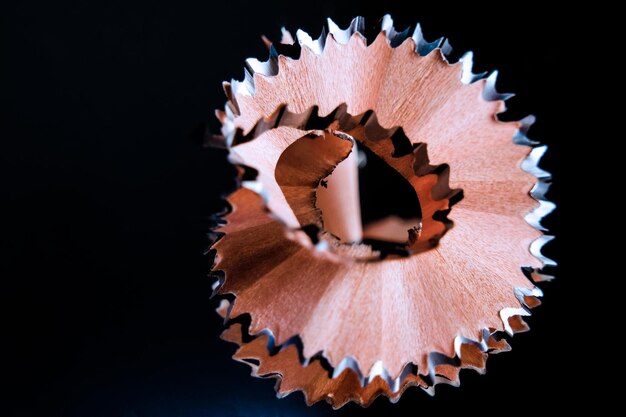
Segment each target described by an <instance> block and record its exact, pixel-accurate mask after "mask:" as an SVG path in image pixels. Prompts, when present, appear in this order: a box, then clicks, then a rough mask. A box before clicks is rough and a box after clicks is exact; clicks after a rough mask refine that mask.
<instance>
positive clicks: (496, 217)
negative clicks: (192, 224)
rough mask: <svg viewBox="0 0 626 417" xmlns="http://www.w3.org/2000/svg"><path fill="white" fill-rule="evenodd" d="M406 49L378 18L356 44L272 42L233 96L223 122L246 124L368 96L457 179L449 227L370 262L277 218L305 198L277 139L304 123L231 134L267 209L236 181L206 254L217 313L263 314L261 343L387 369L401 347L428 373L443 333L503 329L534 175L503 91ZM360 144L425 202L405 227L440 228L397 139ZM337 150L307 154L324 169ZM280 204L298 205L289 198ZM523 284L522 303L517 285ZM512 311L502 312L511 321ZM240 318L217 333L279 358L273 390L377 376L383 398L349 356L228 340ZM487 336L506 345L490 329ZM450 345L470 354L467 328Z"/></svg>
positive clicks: (436, 206) (350, 391)
mask: <svg viewBox="0 0 626 417" xmlns="http://www.w3.org/2000/svg"><path fill="white" fill-rule="evenodd" d="M414 51H415V44H414V42H413V41H412V40H411V39H408V40H406V41H405V42H404V43H403V44H402V45H400V46H399V47H397V48H391V47H390V45H389V42H388V41H387V39H386V38H385V35H384V33H381V34H380V35H379V36H378V37H377V38H376V40H375V41H374V42H373V43H372V44H371V45H370V46H366V43H365V41H364V39H363V38H362V36H361V35H359V34H355V35H353V36H352V38H351V39H350V41H349V42H348V44H346V45H342V44H339V43H337V42H335V41H334V39H333V38H332V36H329V38H328V39H327V42H326V47H325V49H324V51H323V53H322V54H321V55H316V54H315V53H313V52H311V51H310V50H309V49H307V48H303V49H302V54H301V57H300V59H299V60H293V59H290V58H286V57H283V56H281V57H279V72H278V74H277V75H276V76H270V77H267V76H263V75H260V74H258V73H257V74H255V75H254V80H255V88H256V92H255V94H254V95H252V96H246V95H241V94H238V95H236V97H235V98H236V101H237V106H238V108H239V110H240V115H237V116H235V119H234V123H235V125H236V126H238V127H241V128H242V129H244V131H245V132H246V133H248V131H249V130H250V129H251V128H252V127H253V126H254V125H255V123H256V122H257V121H258V120H259V119H261V118H263V117H268V116H270V115H271V114H273V113H274V112H275V111H276V109H277V108H278V107H279V106H280V105H282V104H286V105H287V108H288V109H289V110H290V111H292V112H296V113H303V112H306V111H310V108H311V107H312V106H319V112H320V114H321V115H326V114H328V113H330V112H331V111H332V110H334V109H335V108H337V107H338V106H339V105H340V104H343V103H345V104H346V105H347V107H348V112H349V113H350V114H353V115H356V114H360V113H363V112H366V111H368V110H374V111H375V113H376V117H377V119H378V122H379V123H380V125H382V126H383V127H386V128H390V127H393V126H402V128H403V129H404V132H405V133H406V135H407V137H408V138H409V139H410V140H411V141H412V142H413V143H419V142H424V143H426V144H427V145H428V153H429V156H430V160H431V163H432V164H441V163H448V164H450V166H451V171H450V182H451V187H452V188H462V189H463V191H464V199H463V200H462V201H461V202H460V203H459V204H458V205H456V206H455V207H454V209H453V210H452V213H451V215H450V218H451V219H452V220H454V221H455V227H454V228H453V229H452V230H450V231H449V232H448V233H447V234H446V235H445V236H444V237H443V239H442V240H441V242H440V244H439V245H438V246H437V247H436V248H434V249H432V250H429V251H424V252H421V253H419V254H417V255H414V256H410V257H406V258H400V259H392V260H386V261H384V262H350V261H349V260H347V259H346V260H344V261H338V260H337V259H336V258H329V257H326V256H323V255H322V254H319V253H316V252H315V251H313V250H311V248H310V247H306V246H303V245H301V244H300V243H298V242H297V241H295V240H293V239H290V238H289V237H287V235H286V233H285V228H284V225H286V226H288V227H289V228H297V227H298V226H299V225H300V224H301V223H300V220H301V219H302V218H303V216H314V215H317V214H319V213H317V212H316V211H315V210H311V209H307V208H306V207H308V206H307V204H308V202H309V201H310V199H311V198H312V197H311V196H312V194H311V193H312V191H311V187H312V186H313V184H312V183H310V181H309V180H307V181H309V182H307V183H306V184H305V183H297V184H286V183H285V181H283V182H281V183H280V184H279V182H280V180H277V176H276V173H275V170H276V166H277V163H278V161H279V160H280V158H281V155H282V154H283V153H284V152H285V150H286V149H288V147H289V146H290V145H292V144H294V143H295V142H296V141H297V140H298V139H299V138H301V137H302V136H304V135H305V134H307V133H309V132H306V131H303V130H300V129H295V128H289V127H279V128H276V129H271V130H269V131H267V132H265V133H263V134H261V135H260V136H258V137H256V138H255V139H254V140H252V141H250V142H247V143H244V144H241V145H237V146H234V147H233V148H232V149H231V155H232V158H233V161H234V162H239V163H244V164H245V165H248V166H251V167H253V168H255V169H257V170H258V171H259V178H258V180H259V183H261V184H262V185H263V187H264V192H265V196H266V197H267V201H266V204H267V207H268V208H269V210H270V212H271V213H272V214H271V215H270V214H268V213H267V212H266V211H265V205H264V202H263V200H262V199H261V198H260V197H259V196H258V195H257V194H255V193H253V192H252V191H250V190H247V189H240V190H238V191H236V192H235V193H233V194H232V195H231V196H230V197H229V201H230V203H231V205H232V207H233V212H232V213H231V214H230V215H228V217H227V220H228V224H226V225H225V226H223V227H222V228H221V229H220V231H222V232H224V233H225V236H224V237H223V238H222V239H220V240H219V241H218V242H217V243H216V244H215V245H214V248H215V249H216V250H217V263H216V265H215V268H216V269H219V270H223V271H224V272H225V282H224V284H223V286H222V287H221V289H220V292H221V293H233V294H235V295H236V301H235V303H234V306H233V307H232V311H231V313H230V314H231V316H232V317H235V316H237V315H239V314H244V313H249V314H250V315H251V317H252V323H251V327H250V332H251V333H252V334H256V333H258V332H260V331H261V330H263V329H270V330H271V331H272V332H273V334H274V336H275V338H276V343H277V344H281V343H283V342H284V341H286V340H287V339H289V338H290V337H292V336H295V335H298V336H300V338H301V340H302V342H303V353H304V355H305V356H306V357H311V356H313V355H315V354H317V353H319V352H321V353H322V354H323V355H324V357H325V358H327V359H328V361H329V362H330V364H331V365H332V366H336V365H338V364H339V362H340V361H342V360H343V359H344V358H346V357H353V358H355V359H356V360H357V362H358V365H359V367H360V369H361V371H362V372H363V374H365V375H367V374H368V373H369V371H370V370H371V369H372V367H373V366H374V365H375V364H376V362H378V361H382V363H383V364H384V367H385V369H386V370H387V371H389V373H390V374H391V377H392V378H395V377H397V376H398V375H399V374H400V372H401V371H402V369H403V368H404V367H405V365H406V364H407V363H415V364H416V365H417V366H418V373H421V374H426V373H428V369H427V368H428V365H427V357H428V354H429V353H431V352H440V353H442V354H445V355H447V356H450V357H452V356H454V355H455V354H456V352H455V349H454V340H455V338H456V337H457V336H463V337H466V338H470V339H475V340H480V339H481V337H482V334H481V331H482V330H483V329H485V328H487V329H492V330H503V329H504V323H503V321H502V318H501V317H500V312H501V311H502V310H503V309H505V308H519V306H520V303H519V301H518V299H517V297H516V294H515V289H518V288H522V289H532V288H533V284H532V283H531V282H530V281H529V280H528V279H526V277H525V276H524V275H523V274H522V273H521V272H520V267H522V266H530V267H541V266H542V265H541V263H540V262H539V261H538V260H537V259H536V258H535V257H533V256H532V255H531V254H530V252H529V245H530V243H531V242H532V241H533V240H534V239H536V238H538V237H539V236H541V233H540V232H538V231H537V230H535V229H533V228H532V227H531V226H529V225H528V224H527V223H525V221H524V219H523V215H524V214H526V213H527V212H529V211H531V210H532V209H533V208H534V207H535V206H536V202H535V201H534V200H533V199H532V198H531V197H530V196H529V195H528V191H529V190H530V188H531V187H532V185H533V183H534V177H532V176H531V175H529V174H527V173H525V172H524V171H522V170H521V169H519V163H520V161H521V159H522V158H524V157H525V156H526V154H527V153H528V148H527V147H525V146H518V145H514V144H512V141H511V138H512V136H513V134H514V133H515V132H516V130H517V129H518V128H519V123H517V122H508V123H501V122H499V121H497V119H496V116H495V115H496V114H497V113H498V112H500V111H502V110H503V109H504V104H503V102H502V101H486V100H485V99H483V97H482V92H483V88H484V81H478V82H476V83H473V84H471V85H464V84H462V83H461V81H460V78H461V76H460V75H461V65H460V64H454V65H449V64H448V63H447V62H445V60H444V59H443V58H442V56H441V54H440V53H439V52H438V51H435V52H433V53H430V54H429V55H427V56H426V57H421V56H418V55H417V54H416V53H415V52H414ZM222 117H224V116H222ZM224 120H225V119H224ZM318 134H321V133H320V132H318ZM350 134H351V135H353V136H355V137H361V138H364V137H366V136H367V135H364V134H363V132H359V131H355V132H351V133H350ZM365 141H366V139H365ZM367 145H368V147H370V149H372V150H373V151H374V152H376V153H377V154H378V155H379V156H380V157H381V158H383V159H384V160H385V161H387V163H389V164H390V165H391V166H393V167H394V168H395V169H396V170H398V172H400V173H401V174H402V175H403V176H404V177H405V178H406V179H407V180H408V181H409V182H410V183H411V184H412V185H413V187H414V188H415V189H416V192H417V193H418V195H419V198H420V203H421V205H422V213H423V216H424V218H425V223H424V228H423V230H422V235H423V236H421V238H422V239H427V238H428V236H434V235H436V234H437V233H441V232H442V230H441V227H442V226H441V223H437V222H433V221H431V222H430V223H429V222H428V220H429V219H431V218H432V215H433V214H434V213H435V212H436V211H439V210H443V209H445V208H447V206H448V201H447V200H445V199H439V200H438V199H435V198H434V197H433V196H432V195H431V190H432V187H433V185H434V184H435V182H436V180H437V177H436V176H435V175H427V176H422V177H418V176H416V175H415V173H414V171H413V164H412V163H413V159H412V158H413V155H408V156H407V157H403V158H391V151H392V147H391V144H390V142H389V141H381V142H380V143H367ZM331 159H332V158H331ZM340 160H341V158H339V159H338V160H336V161H335V162H333V161H332V160H330V159H329V160H328V161H326V162H323V163H319V164H316V165H315V167H314V168H315V169H320V170H322V169H326V168H327V167H328V166H329V165H332V164H333V163H334V164H335V165H336V164H337V163H339V161H340ZM287 177H289V176H286V178H287ZM321 178H322V177H320V179H321ZM299 181H300V179H299ZM294 201H296V203H294ZM294 207H299V208H301V209H302V210H300V209H297V210H296V211H295V212H294ZM307 210H308V211H307ZM272 216H274V217H272ZM307 218H309V217H307ZM528 300H529V304H533V303H534V300H533V299H532V297H528ZM520 320H521V319H519V318H515V319H512V320H510V321H509V324H510V325H511V326H512V327H513V329H514V330H515V329H518V330H522V329H523V322H521V321H520ZM240 331H241V330H240V329H235V330H232V331H230V330H229V331H228V335H226V336H225V337H226V338H227V339H229V340H233V341H235V342H236V343H238V344H240V345H241V348H240V349H239V351H238V352H237V354H236V355H235V356H236V357H238V358H240V359H243V358H253V359H257V360H259V361H260V365H259V366H258V369H256V372H257V373H259V374H263V373H278V374H280V375H281V376H282V380H283V382H282V384H281V386H280V392H288V391H290V390H295V389H301V390H304V392H305V394H306V395H307V399H308V401H311V402H314V401H316V400H319V399H322V398H327V399H330V400H331V401H333V403H334V404H339V405H341V404H343V403H344V402H345V401H348V400H350V399H352V398H353V397H354V398H357V399H358V401H359V402H361V403H362V404H368V403H369V402H370V401H371V400H372V399H373V398H374V397H375V395H376V394H377V393H378V392H384V393H385V394H386V395H388V396H390V397H392V398H395V395H396V394H395V393H391V392H389V390H388V387H387V388H385V387H386V383H384V384H383V386H381V385H377V384H378V382H373V383H371V385H368V387H370V386H371V387H372V388H367V387H366V388H365V389H364V388H361V387H360V385H358V381H357V380H356V377H355V376H350V375H351V374H350V372H348V373H346V374H345V375H344V374H342V375H341V376H340V377H339V378H336V379H331V378H328V373H327V372H326V371H325V370H323V369H322V368H315V366H317V365H315V362H313V363H312V364H311V365H309V366H308V367H306V368H303V367H302V366H301V365H300V363H299V360H298V358H297V355H296V352H295V350H294V347H293V346H291V347H289V348H287V349H285V350H283V351H281V352H280V353H279V354H278V355H275V356H270V355H269V354H268V352H267V349H266V347H265V344H266V342H267V340H265V339H264V338H263V337H260V338H257V339H254V340H253V341H252V342H249V343H243V341H242V340H241V338H240ZM238 332H239V333H238ZM488 343H489V346H490V347H493V348H497V349H506V347H507V345H506V342H498V341H496V340H495V339H489V340H488ZM462 351H463V352H465V353H464V354H463V355H462V363H463V365H464V366H467V367H474V368H477V369H482V368H483V367H484V361H485V356H484V354H483V353H482V352H480V351H479V350H476V349H474V350H473V348H472V346H471V345H467V344H465V345H462ZM446 366H447V365H446ZM446 366H444V365H441V366H440V367H439V368H438V370H437V373H440V374H443V375H447V376H448V378H449V379H453V380H456V378H457V377H458V375H457V373H458V369H457V368H455V367H446ZM346 372H347V371H346ZM411 378H414V379H409V380H407V381H409V382H406V384H407V386H408V385H410V384H413V383H414V384H416V385H420V384H425V383H424V382H423V380H422V379H420V377H419V376H413V377H411ZM379 379H380V378H379ZM355 381H356V385H355ZM374 381H376V380H374ZM380 382H381V383H382V380H381V381H380ZM403 387H404V388H405V386H404V385H403ZM404 388H402V389H404ZM385 389H387V391H385ZM367 390H370V391H367ZM400 392H401V391H400ZM332 398H335V399H334V400H333V399H332Z"/></svg>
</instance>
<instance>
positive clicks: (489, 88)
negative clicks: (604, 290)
mask: <svg viewBox="0 0 626 417" xmlns="http://www.w3.org/2000/svg"><path fill="white" fill-rule="evenodd" d="M328 25H329V35H328V36H331V35H332V36H333V38H334V40H335V41H337V42H339V43H342V44H345V43H347V42H348V41H349V40H350V37H351V36H353V35H354V34H356V35H357V36H363V35H361V33H360V30H361V31H362V27H363V25H364V19H363V18H361V17H357V18H355V19H353V20H352V22H351V24H350V26H349V27H348V28H347V29H345V30H341V29H340V28H339V27H338V26H337V25H336V24H335V23H334V22H333V21H332V20H331V19H330V18H329V19H328ZM381 26H382V31H385V32H386V34H387V39H388V40H389V42H390V44H391V45H392V47H395V46H398V45H399V44H397V45H395V46H394V41H395V39H397V37H398V36H404V35H403V34H404V33H405V32H406V30H405V31H403V32H401V33H398V32H396V31H395V29H394V27H393V21H392V19H391V17H390V16H389V15H385V16H384V17H383V20H382V25H381ZM359 29H360V30H359ZM407 30H408V29H407ZM296 37H297V39H298V43H299V44H300V46H301V47H303V46H304V47H307V48H309V49H310V50H311V51H313V52H314V53H316V54H321V53H322V52H323V50H324V46H325V43H326V38H327V37H326V36H324V31H322V35H321V36H320V38H318V39H317V40H316V41H313V40H312V38H311V36H310V35H308V34H307V33H306V32H304V31H302V30H298V31H297V33H296ZM411 38H412V39H413V40H414V42H415V44H416V49H415V52H416V53H417V54H419V55H422V56H425V55H428V54H429V53H431V52H432V51H434V50H436V49H439V50H440V51H441V54H442V57H443V58H444V59H445V60H446V62H448V63H450V62H449V61H448V60H447V59H446V55H448V54H449V53H450V51H451V47H450V45H449V43H448V41H447V40H445V39H444V38H440V39H438V40H436V41H434V42H431V43H428V42H426V41H425V39H424V37H423V34H422V30H421V26H420V25H419V24H417V26H416V28H415V31H414V33H413V36H412V37H411ZM400 43H401V42H400ZM433 45H434V46H433ZM273 55H274V54H273V53H272V51H271V50H270V58H269V59H268V61H266V62H265V63H261V62H259V61H258V60H255V59H252V60H247V63H248V67H249V68H251V69H252V70H253V71H256V72H259V73H261V74H262V75H265V76H272V75H276V74H277V73H278V65H277V61H276V60H277V55H276V56H273ZM272 60H274V61H276V65H274V64H272V63H271V62H270V61H272ZM255 61H256V62H255ZM459 61H460V62H461V63H462V72H461V82H463V83H464V84H471V83H473V82H476V81H478V80H480V79H483V77H484V75H485V74H484V73H483V74H474V73H472V63H473V53H472V52H471V51H470V52H467V53H466V54H464V55H463V56H462V58H461V59H460V60H459ZM497 76H498V72H497V71H493V72H492V73H491V74H490V75H489V76H488V77H487V79H486V84H485V87H484V89H483V98H484V99H485V100H487V101H498V100H502V101H506V100H508V99H509V98H511V97H512V96H513V95H512V94H503V93H499V92H498V91H497V90H496V79H497ZM231 85H232V86H234V90H235V94H244V95H253V94H254V92H255V88H254V78H253V76H252V74H251V73H250V71H249V70H248V69H245V73H244V80H243V81H241V82H239V81H235V80H233V81H232V82H231V83H230V84H229V83H224V89H225V92H226V95H227V98H228V99H229V100H228V103H227V106H226V107H225V114H226V120H224V121H223V120H222V119H220V121H222V125H223V127H222V133H223V134H224V136H225V138H226V142H227V145H228V146H229V147H230V145H231V143H232V138H233V137H234V132H235V129H234V123H233V120H234V116H235V115H234V112H233V107H234V108H235V109H236V101H235V100H234V94H233V93H232V87H231ZM229 104H230V105H229ZM534 121H535V118H534V116H527V117H526V118H524V119H521V120H520V123H521V126H520V128H519V129H518V131H517V132H516V133H515V134H514V136H513V138H512V139H513V143H515V144H518V145H523V146H531V147H532V146H536V145H538V143H537V142H535V141H531V140H530V139H528V137H527V131H528V129H529V128H530V126H531V125H532V124H533V123H534ZM231 135H232V136H231ZM229 137H231V140H230V141H229V140H228V138H229ZM546 149H547V146H546V145H543V146H536V147H534V148H533V149H532V150H531V152H530V153H529V155H528V156H527V157H526V158H525V159H524V160H523V162H522V164H521V168H522V169H523V170H524V171H526V172H528V173H529V174H531V175H533V176H535V177H536V178H537V179H538V181H537V183H536V184H535V185H534V186H533V188H532V190H531V191H530V195H531V196H532V197H533V198H534V199H535V200H536V201H537V202H538V203H539V206H538V207H537V208H535V209H534V210H533V211H532V212H530V213H528V214H527V215H526V216H525V221H526V222H527V223H528V224H530V225H531V226H532V227H533V228H535V229H537V230H539V231H541V232H544V231H546V230H547V229H546V228H544V227H543V226H542V225H541V220H542V219H543V218H544V217H545V216H547V215H548V214H550V213H551V212H552V211H553V210H554V209H555V208H556V205H555V204H554V203H552V202H550V201H549V200H547V199H546V198H545V194H546V192H547V190H548V188H549V185H550V183H549V181H550V179H551V175H550V174H549V173H548V172H547V171H545V170H543V169H541V168H539V166H538V164H539V161H540V159H541V157H542V156H543V154H544V153H545V151H546ZM552 239H554V236H549V235H543V236H541V237H539V238H538V239H536V240H535V241H533V242H532V243H531V245H530V248H529V250H530V252H531V254H532V255H533V256H535V257H536V258H537V259H538V260H539V261H540V262H542V264H543V265H544V267H545V266H556V265H557V264H556V262H555V261H554V260H552V259H549V258H547V257H546V256H544V255H543V254H542V253H541V249H542V248H543V246H544V245H545V244H546V243H547V242H549V241H551V240H552ZM213 272H218V271H213ZM551 278H553V277H552V276H550V275H547V274H544V273H542V271H541V268H534V269H533V279H534V280H535V281H543V280H548V279H551ZM222 283H223V281H221V279H220V278H218V280H217V281H216V282H215V284H214V285H213V289H214V294H215V292H216V291H217V288H219V286H221V284H222ZM514 291H515V294H516V296H517V298H518V300H519V302H520V304H521V306H522V307H519V308H514V307H509V308H504V309H502V310H501V311H500V318H501V320H502V322H503V326H504V329H505V332H506V333H507V334H509V335H513V334H515V333H516V331H515V330H514V329H513V328H512V327H511V325H510V322H509V321H510V319H511V318H514V317H519V318H521V317H523V316H529V315H530V311H529V309H530V308H531V307H530V306H529V305H527V303H526V302H525V300H524V297H525V296H530V297H541V296H542V295H543V293H542V292H541V290H540V289H539V288H537V287H534V288H532V289H526V288H515V289H514ZM231 309H232V305H231ZM228 313H230V311H229V312H228ZM228 319H229V316H227V320H228ZM500 333H501V332H500V331H494V332H490V331H489V329H483V331H482V336H481V340H473V339H470V338H464V337H461V336H457V337H456V338H455V339H454V346H455V354H456V356H455V357H448V356H446V355H445V354H442V353H439V352H431V353H429V354H428V368H429V373H428V374H420V375H423V376H430V377H431V378H432V380H433V381H434V384H433V386H432V387H429V388H428V389H425V391H427V392H428V393H429V394H431V395H434V387H435V385H437V384H438V383H451V384H453V385H454V382H455V381H449V380H447V379H445V378H444V379H443V380H442V379H441V378H438V377H437V375H436V374H435V368H436V367H437V366H438V365H441V364H447V363H450V361H453V360H454V359H459V360H462V357H461V346H462V345H463V344H471V345H473V346H476V347H478V348H480V350H481V351H482V352H483V353H489V352H488V348H486V346H487V342H488V338H489V337H497V336H499V334H500ZM486 334H488V337H485V335H486ZM260 335H267V336H268V339H269V340H272V341H274V340H275V338H274V336H273V333H272V332H271V330H269V329H264V330H262V331H261V332H259V333H257V334H256V335H253V336H260ZM283 346H285V344H283V345H281V348H282V347H283ZM492 353H493V352H492ZM300 354H302V352H300ZM314 356H315V355H314ZM314 356H313V357H311V358H308V359H306V358H305V363H306V364H308V363H309V361H310V360H311V359H314ZM442 357H443V358H445V360H444V359H442ZM413 366H415V365H414V364H413V363H412V362H410V363H407V364H406V365H405V367H404V369H403V371H402V372H401V373H400V376H399V377H398V378H396V379H391V378H390V377H389V373H388V371H387V370H386V369H385V367H384V366H383V364H382V361H379V362H376V363H375V364H374V365H373V366H372V368H371V369H370V372H369V373H368V375H367V377H364V376H363V374H362V372H361V371H360V367H359V366H358V362H357V361H356V359H355V358H353V357H346V358H344V359H343V360H342V361H340V362H339V365H337V366H335V367H334V368H333V377H336V376H338V375H340V374H341V372H343V371H344V370H345V369H347V368H350V369H352V370H353V371H354V372H355V373H356V375H357V376H358V377H359V379H360V381H361V384H362V386H365V384H366V383H368V382H371V381H372V380H373V379H374V378H375V377H376V376H380V377H381V378H382V379H383V380H384V381H385V382H387V384H388V385H389V388H390V390H391V391H392V392H394V393H395V392H397V390H398V389H399V387H400V386H401V382H402V381H403V379H404V378H406V376H407V374H406V373H405V371H406V370H407V369H409V368H410V367H413ZM272 377H277V378H279V379H280V376H276V375H273V376H272ZM401 378H402V379H401ZM459 381H460V378H459ZM305 394H306V392H305Z"/></svg>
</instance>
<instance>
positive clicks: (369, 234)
mask: <svg viewBox="0 0 626 417" xmlns="http://www.w3.org/2000/svg"><path fill="white" fill-rule="evenodd" d="M387 140H389V139H387ZM390 149H391V148H390ZM379 152H380V150H379ZM391 152H393V150H390V151H389V153H390V154H389V157H391V156H392V155H391ZM383 156H384V157H386V156H385V155H383ZM274 174H275V177H276V181H277V183H278V185H279V186H280V188H281V190H282V192H283V195H284V197H285V200H286V202H287V203H288V204H289V206H290V208H291V210H292V211H293V213H294V215H295V217H296V218H297V220H298V222H299V224H300V226H301V228H302V230H303V231H305V232H306V234H307V235H308V236H309V238H310V239H311V241H312V242H313V243H314V244H315V245H317V244H318V243H319V242H320V241H322V240H323V241H326V242H327V243H330V245H331V247H334V248H335V249H337V250H339V252H341V253H342V254H344V255H345V256H348V257H354V258H359V259H375V258H379V259H380V258H384V257H386V256H387V255H390V254H394V255H400V256H405V255H409V251H408V246H410V245H411V244H412V243H413V242H415V240H416V239H417V238H418V237H419V234H420V231H421V219H422V210H421V206H420V201H419V199H418V197H417V193H416V191H415V188H414V187H413V186H412V185H411V184H410V183H409V182H408V181H407V179H406V178H405V177H403V176H402V175H401V174H400V173H399V172H398V171H397V170H396V169H395V168H393V167H392V166H390V165H389V164H388V163H387V162H385V160H384V159H383V158H381V157H380V156H378V155H377V154H376V153H375V152H373V151H372V150H371V149H369V148H368V147H367V146H365V145H364V144H363V143H361V142H360V141H359V140H358V138H353V137H352V136H350V135H348V134H345V133H342V132H337V131H316V132H315V133H311V134H308V135H306V136H304V137H302V138H300V139H298V140H296V141H295V142H293V143H292V144H291V145H289V146H288V147H287V148H286V149H285V150H284V151H283V152H282V154H281V156H280V158H279V160H278V163H277V165H276V169H275V173H274ZM316 247H319V246H316ZM368 248H369V249H368ZM335 249H332V250H335ZM368 253H369V255H368Z"/></svg>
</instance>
